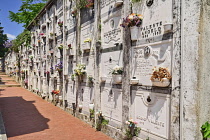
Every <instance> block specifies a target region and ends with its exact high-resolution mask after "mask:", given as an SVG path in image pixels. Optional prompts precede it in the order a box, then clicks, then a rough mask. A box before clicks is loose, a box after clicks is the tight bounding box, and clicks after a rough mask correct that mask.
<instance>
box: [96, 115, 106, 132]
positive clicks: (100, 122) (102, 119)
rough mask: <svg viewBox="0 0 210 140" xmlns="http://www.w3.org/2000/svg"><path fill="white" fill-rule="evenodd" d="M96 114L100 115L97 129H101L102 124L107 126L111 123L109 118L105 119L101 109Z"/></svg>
mask: <svg viewBox="0 0 210 140" xmlns="http://www.w3.org/2000/svg"><path fill="white" fill-rule="evenodd" d="M96 115H97V116H98V121H97V123H96V130H98V131H101V128H102V126H106V125H108V124H109V120H106V119H105V117H104V115H103V114H102V112H101V111H98V112H97V113H96Z"/></svg>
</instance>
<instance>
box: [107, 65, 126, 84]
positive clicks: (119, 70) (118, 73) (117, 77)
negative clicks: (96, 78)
mask: <svg viewBox="0 0 210 140" xmlns="http://www.w3.org/2000/svg"><path fill="white" fill-rule="evenodd" d="M110 73H111V74H112V77H113V82H114V83H115V84H120V83H121V82H122V74H123V67H120V66H118V65H116V66H115V67H114V68H113V69H112V70H111V72H110Z"/></svg>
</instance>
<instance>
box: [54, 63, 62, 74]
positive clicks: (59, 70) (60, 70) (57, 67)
mask: <svg viewBox="0 0 210 140" xmlns="http://www.w3.org/2000/svg"><path fill="white" fill-rule="evenodd" d="M55 69H56V70H57V71H58V72H59V73H61V72H62V71H63V62H62V61H61V62H60V63H58V64H56V65H55Z"/></svg>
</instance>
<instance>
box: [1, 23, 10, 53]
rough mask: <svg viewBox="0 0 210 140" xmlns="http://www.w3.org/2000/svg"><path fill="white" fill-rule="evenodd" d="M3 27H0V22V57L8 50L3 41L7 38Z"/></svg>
mask: <svg viewBox="0 0 210 140" xmlns="http://www.w3.org/2000/svg"><path fill="white" fill-rule="evenodd" d="M3 29H4V28H3V27H1V23H0V57H4V55H5V53H6V52H7V51H8V48H6V47H5V46H4V44H5V42H6V41H7V40H8V39H7V35H6V34H4V30H3Z"/></svg>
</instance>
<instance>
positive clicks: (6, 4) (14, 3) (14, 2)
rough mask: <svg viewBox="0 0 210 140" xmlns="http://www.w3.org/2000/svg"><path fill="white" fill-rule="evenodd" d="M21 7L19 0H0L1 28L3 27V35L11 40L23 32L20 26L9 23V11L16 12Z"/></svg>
mask: <svg viewBox="0 0 210 140" xmlns="http://www.w3.org/2000/svg"><path fill="white" fill-rule="evenodd" d="M20 5H21V0H0V10H1V11H0V22H1V26H2V27H4V33H5V34H7V37H8V38H9V39H10V40H12V39H14V38H15V37H16V36H17V35H18V34H20V33H21V32H22V31H23V27H22V25H21V24H17V23H16V22H11V21H10V19H9V18H8V17H9V11H13V12H17V11H18V9H19V7H20Z"/></svg>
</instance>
